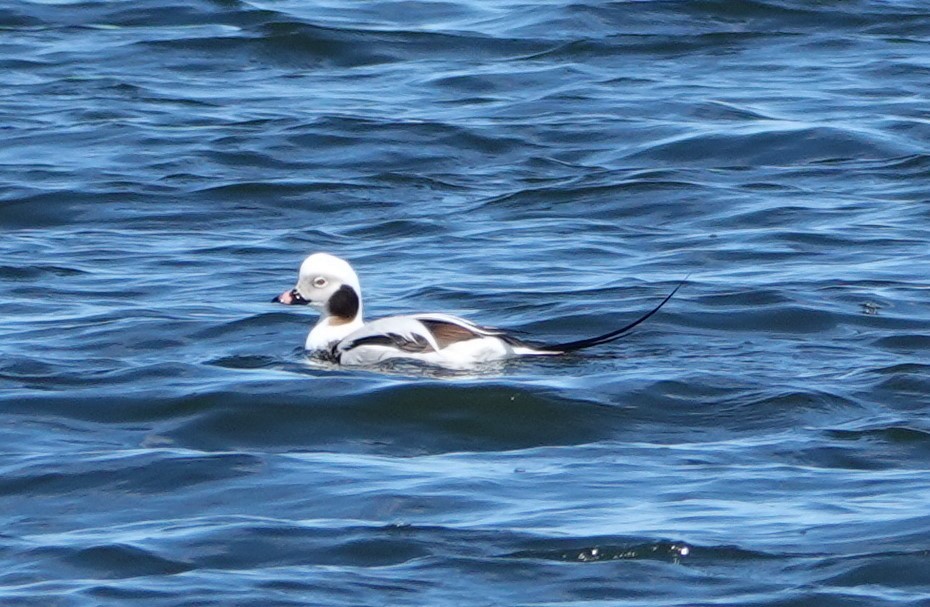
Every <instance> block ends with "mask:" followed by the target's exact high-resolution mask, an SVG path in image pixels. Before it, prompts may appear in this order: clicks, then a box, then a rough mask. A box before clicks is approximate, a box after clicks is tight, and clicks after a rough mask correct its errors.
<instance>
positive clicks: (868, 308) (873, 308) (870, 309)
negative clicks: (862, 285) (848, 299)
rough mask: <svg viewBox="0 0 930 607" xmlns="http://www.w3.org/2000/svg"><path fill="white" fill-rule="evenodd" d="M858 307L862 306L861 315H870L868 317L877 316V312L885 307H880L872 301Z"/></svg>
mask: <svg viewBox="0 0 930 607" xmlns="http://www.w3.org/2000/svg"><path fill="white" fill-rule="evenodd" d="M859 305H861V306H862V313H863V314H868V315H870V316H874V315H876V314H878V311H879V310H881V309H882V308H884V307H885V306H883V305H881V304H877V303H875V302H874V301H866V302H864V303H861V304H859Z"/></svg>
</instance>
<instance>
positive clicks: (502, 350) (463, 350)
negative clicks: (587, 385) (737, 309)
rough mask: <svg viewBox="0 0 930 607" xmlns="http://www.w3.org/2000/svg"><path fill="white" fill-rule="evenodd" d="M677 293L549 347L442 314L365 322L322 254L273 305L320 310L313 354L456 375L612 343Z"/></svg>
mask: <svg viewBox="0 0 930 607" xmlns="http://www.w3.org/2000/svg"><path fill="white" fill-rule="evenodd" d="M679 287H680V285H679ZM677 290H678V288H677V287H676V289H675V290H674V291H672V293H670V294H669V295H668V297H666V298H665V299H664V300H663V301H662V303H660V304H659V305H658V306H657V307H656V308H654V309H653V310H652V311H650V312H649V313H647V314H646V315H644V316H642V317H641V318H639V319H638V320H636V321H634V322H633V323H630V324H628V325H627V326H625V327H623V328H621V329H618V330H616V331H612V332H610V333H607V334H604V335H600V336H597V337H593V338H589V339H582V340H578V341H574V342H568V343H563V344H555V345H541V344H531V343H528V342H525V341H523V340H521V339H519V338H517V337H515V336H514V335H512V334H510V333H508V332H506V331H504V330H501V329H495V328H492V327H483V326H480V325H477V324H475V323H473V322H471V321H468V320H466V319H464V318H459V317H457V316H452V315H449V314H442V313H429V314H411V315H402V316H388V317H385V318H380V319H377V320H373V321H370V322H365V321H364V320H363V317H362V298H361V287H360V285H359V280H358V276H357V275H356V274H355V271H354V270H353V269H352V267H351V266H350V265H349V264H348V263H347V262H346V261H345V260H343V259H340V258H338V257H335V256H333V255H329V254H327V253H315V254H313V255H311V256H309V257H307V259H305V260H304V262H303V264H301V267H300V272H299V274H298V279H297V285H296V286H295V287H294V288H293V289H291V290H290V291H285V292H284V293H282V294H281V295H279V296H277V297H275V298H274V299H273V301H275V302H277V303H283V304H288V305H309V306H312V307H313V308H315V309H317V310H318V311H319V312H320V318H319V320H318V321H317V323H316V325H314V327H313V328H312V329H311V330H310V333H309V335H307V341H306V343H305V346H304V347H305V349H306V350H307V351H308V352H309V353H310V354H311V355H313V356H317V357H320V358H324V359H327V360H331V361H333V362H336V363H338V364H342V365H351V366H374V365H378V364H379V363H382V362H385V361H389V360H396V359H407V360H415V361H419V362H421V363H425V364H428V365H433V366H438V367H445V368H450V369H463V368H468V367H472V366H475V365H480V364H482V363H489V362H496V361H503V360H507V359H510V358H516V357H521V356H553V355H558V354H565V353H567V352H573V351H575V350H580V349H582V348H587V347H590V346H594V345H597V344H601V343H607V342H610V341H613V340H615V339H619V338H620V337H622V336H623V335H625V334H626V333H627V332H628V331H629V330H630V329H632V328H633V327H634V326H636V325H638V324H639V323H641V322H643V321H644V320H646V318H648V317H649V316H652V315H653V314H655V313H656V312H657V311H658V310H659V308H661V307H662V306H663V305H665V303H666V302H667V301H668V300H669V299H671V297H672V295H674V294H675V292H676V291H677Z"/></svg>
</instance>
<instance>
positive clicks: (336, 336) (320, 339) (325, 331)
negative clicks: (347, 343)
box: [304, 311, 365, 351]
mask: <svg viewBox="0 0 930 607" xmlns="http://www.w3.org/2000/svg"><path fill="white" fill-rule="evenodd" d="M360 312H361V311H360ZM363 324H365V323H364V321H362V315H361V313H359V314H357V315H356V316H355V317H353V318H343V317H340V316H333V315H331V314H328V313H326V312H323V313H322V314H321V315H320V320H318V321H317V323H316V324H315V325H314V326H313V329H311V330H310V334H309V335H307V343H306V345H305V346H304V347H305V348H306V349H307V350H310V351H316V350H328V349H329V348H330V347H332V345H333V344H334V343H335V342H337V341H340V340H342V339H345V338H346V336H348V335H349V334H350V333H352V332H353V331H356V330H357V329H360V328H361V327H362V325H363Z"/></svg>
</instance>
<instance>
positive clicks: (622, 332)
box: [536, 277, 688, 354]
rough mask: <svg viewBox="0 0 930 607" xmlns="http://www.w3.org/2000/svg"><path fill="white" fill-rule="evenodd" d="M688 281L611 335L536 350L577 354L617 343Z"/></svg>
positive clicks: (683, 281)
mask: <svg viewBox="0 0 930 607" xmlns="http://www.w3.org/2000/svg"><path fill="white" fill-rule="evenodd" d="M687 280H688V278H687V277H685V279H684V280H682V281H681V282H680V283H679V284H678V286H677V287H675V288H674V289H672V292H671V293H669V294H668V295H666V297H665V299H663V300H662V301H661V302H659V305H657V306H656V307H654V308H653V309H652V310H650V311H649V312H646V313H645V314H643V315H642V316H640V317H639V318H637V319H636V320H634V321H633V322H631V323H630V324H628V325H626V326H625V327H622V328H620V329H617V330H615V331H611V332H610V333H604V334H603V335H598V336H597V337H589V338H587V339H579V340H577V341H569V342H565V343H563V344H547V345H544V346H536V349H537V350H541V351H543V352H551V353H552V354H567V353H568V352H575V351H577V350H581V349H583V348H590V347H591V346H597V345H600V344H606V343H609V342H612V341H615V340H617V339H620V338H621V337H626V335H627V334H628V333H629V332H630V331H631V330H632V329H633V328H634V327H636V326H638V325H639V324H641V323H643V322H645V321H646V319H648V318H649V317H651V316H652V315H653V314H655V313H656V312H658V311H659V310H661V309H662V306H664V305H665V304H667V303H668V300H670V299H671V298H672V297H673V296H674V295H675V293H677V292H678V289H680V288H681V287H682V285H684V284H685V281H687Z"/></svg>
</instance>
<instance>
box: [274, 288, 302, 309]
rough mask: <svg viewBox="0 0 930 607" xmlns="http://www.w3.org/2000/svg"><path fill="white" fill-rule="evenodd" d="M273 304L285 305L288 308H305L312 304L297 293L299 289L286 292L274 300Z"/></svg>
mask: <svg viewBox="0 0 930 607" xmlns="http://www.w3.org/2000/svg"><path fill="white" fill-rule="evenodd" d="M271 302H272V303H280V304H284V305H287V306H294V305H303V306H305V305H307V304H309V303H310V302H309V301H307V300H306V299H304V297H303V295H301V294H300V293H299V292H298V291H297V289H291V290H290V291H285V292H284V293H281V294H280V295H278V296H277V297H275V298H274V299H272V300H271Z"/></svg>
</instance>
